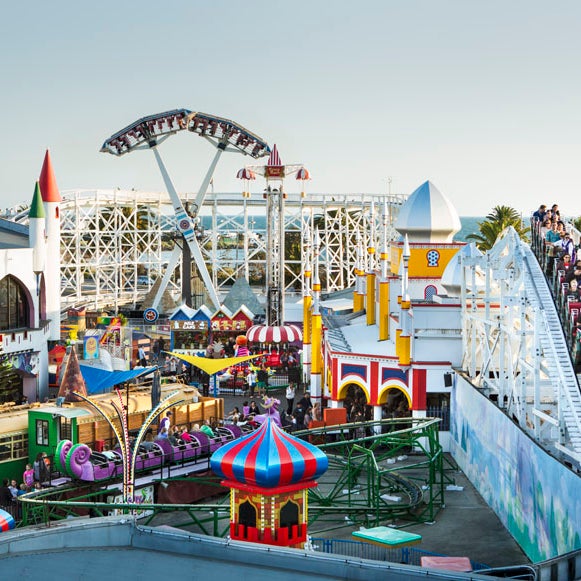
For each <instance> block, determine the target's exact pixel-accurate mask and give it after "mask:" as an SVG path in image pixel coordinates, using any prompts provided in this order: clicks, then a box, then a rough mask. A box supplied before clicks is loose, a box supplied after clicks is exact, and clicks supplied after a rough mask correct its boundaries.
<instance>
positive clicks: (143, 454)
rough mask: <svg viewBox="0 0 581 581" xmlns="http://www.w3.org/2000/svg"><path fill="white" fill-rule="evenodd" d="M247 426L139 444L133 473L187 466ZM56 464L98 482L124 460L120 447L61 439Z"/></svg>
mask: <svg viewBox="0 0 581 581" xmlns="http://www.w3.org/2000/svg"><path fill="white" fill-rule="evenodd" d="M252 430H253V428H252V427H251V426H250V425H245V426H243V427H239V426H237V425H227V426H223V427H219V428H216V430H215V436H214V437H211V436H208V435H206V434H205V433H203V432H200V431H194V432H190V436H191V438H192V441H191V442H182V443H179V444H177V445H172V444H171V442H170V441H169V440H168V439H167V438H164V439H159V440H155V442H153V443H152V447H151V449H149V450H148V449H146V448H145V446H144V445H143V444H142V445H141V446H140V447H139V448H138V450H137V451H136V452H135V453H136V454H137V457H136V459H135V470H136V473H137V474H139V473H140V472H150V471H153V470H156V469H158V468H163V467H169V466H175V467H179V466H190V465H192V464H195V463H196V462H197V461H198V460H201V459H204V458H209V457H210V456H211V455H212V454H213V453H214V452H215V451H216V450H217V449H218V448H220V447H221V446H222V445H224V444H226V443H227V442H230V441H232V440H234V439H236V438H239V437H240V436H242V435H244V434H245V433H248V432H250V431H252ZM55 465H56V467H57V468H58V470H59V472H60V473H61V474H62V475H66V476H68V477H70V478H72V479H74V480H81V481H83V482H100V481H103V480H109V479H112V478H117V477H121V476H122V475H123V460H122V456H121V452H120V451H119V449H114V450H110V451H108V452H107V453H103V452H96V451H93V450H91V448H89V446H87V445H86V444H73V443H72V442H71V441H70V440H61V441H60V442H59V445H58V447H57V451H56V454H55Z"/></svg>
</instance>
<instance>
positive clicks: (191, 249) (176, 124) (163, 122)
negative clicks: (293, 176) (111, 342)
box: [101, 109, 270, 309]
mask: <svg viewBox="0 0 581 581" xmlns="http://www.w3.org/2000/svg"><path fill="white" fill-rule="evenodd" d="M184 130H185V131H189V132H191V133H195V134H197V135H199V136H200V137H203V138H204V139H206V140H207V141H208V142H209V143H211V144H212V146H214V147H215V148H216V153H215V155H214V158H213V159H212V162H211V163H210V166H209V168H208V171H207V172H206V175H205V177H204V179H203V180H202V184H201V185H200V188H199V190H198V193H197V195H196V198H195V199H194V201H193V202H191V203H188V204H187V207H186V208H184V205H183V204H182V201H181V200H180V197H179V195H178V193H177V191H176V189H175V187H174V185H173V182H172V180H171V178H170V176H169V173H168V171H167V169H166V167H165V164H164V163H163V160H162V159H161V155H160V153H159V149H158V146H159V145H160V144H161V143H163V142H164V141H165V140H166V139H167V138H168V137H170V136H171V135H175V134H176V133H178V132H179V131H184ZM138 149H150V150H151V151H152V152H153V154H154V156H155V160H156V162H157V164H158V166H159V170H160V172H161V175H162V178H163V181H164V183H165V186H166V188H167V191H168V193H169V196H170V198H171V201H172V204H173V209H174V213H175V219H176V227H177V229H178V231H179V232H180V233H181V235H182V236H183V239H184V244H183V252H184V254H183V264H184V267H185V268H184V271H183V272H184V273H187V272H190V268H191V267H190V261H191V259H190V253H191V256H192V257H193V259H194V262H195V263H196V266H197V267H198V270H199V273H200V276H201V278H202V281H203V282H204V285H205V287H206V290H207V292H208V295H209V298H210V300H211V302H212V304H213V306H214V307H215V308H216V309H218V308H220V299H219V298H218V293H217V292H216V289H215V288H214V285H213V283H212V279H211V278H210V274H209V272H208V268H207V266H206V264H205V262H204V259H203V257H202V251H201V249H200V245H199V242H198V239H197V236H196V231H197V229H198V226H199V219H198V213H199V210H200V208H201V206H202V204H203V202H204V198H205V196H206V193H207V191H208V187H209V185H210V182H211V180H212V176H213V175H214V171H215V169H216V165H217V164H218V161H219V160H220V157H221V156H222V153H224V152H225V151H231V152H238V153H242V154H244V155H250V156H251V157H253V158H255V159H258V158H260V157H262V156H265V155H268V154H269V153H270V148H269V146H268V144H267V143H266V142H265V141H264V140H263V139H261V138H260V137H258V136H257V135H255V134H254V133H251V132H250V131H248V130H247V129H245V128H244V127H242V126H241V125H239V124H237V123H235V122H234V121H230V120H229V119H223V118H221V117H216V116H214V115H207V114H206V113H198V112H192V111H189V110H188V109H175V110H173V111H166V112H164V113H158V114H155V115H149V116H147V117H142V118H141V119H138V120H137V121H135V122H134V123H132V124H131V125H128V126H127V127H125V128H124V129H121V130H120V131H118V132H117V133H115V134H113V135H112V136H111V137H109V139H107V140H106V141H105V143H103V146H102V147H101V151H102V152H104V153H110V154H112V155H116V156H121V155H124V154H126V153H130V152H132V151H134V150H138ZM180 253H181V252H180V249H179V248H176V249H175V250H174V253H173V254H172V257H171V259H170V261H169V264H168V268H167V270H166V272H165V274H164V277H163V280H162V284H161V286H160V288H159V289H158V292H157V295H156V297H155V300H154V306H156V305H157V304H158V303H159V301H160V300H161V296H162V295H163V292H164V290H165V289H166V288H167V285H168V283H169V281H170V278H171V275H172V272H173V270H174V269H175V267H176V266H177V263H178V261H179V257H180ZM182 297H183V299H184V301H185V302H186V304H188V305H189V306H191V304H190V303H191V277H189V276H182Z"/></svg>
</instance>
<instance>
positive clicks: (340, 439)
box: [22, 418, 446, 536]
mask: <svg viewBox="0 0 581 581" xmlns="http://www.w3.org/2000/svg"><path fill="white" fill-rule="evenodd" d="M439 422H440V420H439V419H434V418H398V419H395V420H394V419H390V420H381V421H371V422H360V423H354V424H344V425H340V426H328V427H325V428H315V429H312V430H303V431H300V432H295V433H294V435H296V436H297V437H300V438H304V439H308V440H311V441H313V442H318V444H317V445H319V446H320V447H321V448H322V449H325V450H326V452H327V454H328V456H329V466H330V469H329V471H328V472H327V473H326V474H325V475H323V477H321V478H320V479H319V481H318V487H316V488H314V489H311V490H310V491H309V517H310V522H311V523H312V525H315V529H317V531H318V532H322V531H323V530H328V529H329V528H331V529H333V528H337V527H340V526H345V525H348V526H351V525H352V524H353V523H354V522H357V523H360V524H362V525H365V526H377V525H378V524H385V523H386V522H394V521H396V520H398V521H399V520H402V521H411V522H430V521H433V520H434V517H435V514H436V513H437V511H438V510H439V508H440V507H441V506H442V505H443V504H444V488H445V486H444V484H445V479H446V475H445V473H444V472H445V471H444V458H443V453H442V449H441V446H440V444H439V441H438V425H439ZM380 429H381V430H384V433H381V434H376V433H375V430H380ZM323 438H324V440H323ZM412 449H413V450H414V453H413V454H412V453H411V450H412ZM418 452H419V454H418ZM406 453H407V454H406ZM408 454H409V456H408V457H407V459H404V456H406V455H408ZM398 458H399V460H398ZM199 460H200V462H201V463H202V464H203V465H202V464H200V462H198V463H197V464H200V466H198V468H197V469H198V470H199V469H203V468H205V467H207V459H205V460H204V459H203V458H200V459H199ZM194 469H195V466H194V468H191V467H190V470H189V472H190V473H191V472H192V471H193V470H194ZM161 476H162V474H161V473H160V474H155V476H154V477H152V478H151V481H152V482H155V481H159V480H160V478H161ZM181 478H183V476H181V477H178V479H181ZM118 480H119V479H117V480H113V481H110V482H101V483H96V484H93V483H91V484H92V485H89V484H88V483H83V484H82V485H80V483H74V485H71V484H68V485H62V486H60V487H57V488H54V489H47V490H45V491H42V492H41V493H40V494H37V495H34V496H30V497H29V496H24V497H22V505H23V508H24V512H23V524H32V523H40V522H45V523H48V522H49V521H50V520H53V519H62V518H66V517H67V516H70V515H73V514H78V511H82V510H84V511H85V512H86V511H91V513H92V514H96V515H102V514H108V513H109V512H110V511H113V510H115V511H126V512H128V513H131V512H134V511H140V512H143V511H147V512H150V511H151V514H150V515H149V516H146V517H145V519H146V520H147V522H151V521H153V520H154V519H155V517H156V516H157V515H159V514H161V513H167V512H180V513H183V514H182V515H181V516H180V517H177V518H179V519H181V520H180V522H179V526H187V525H195V526H197V527H199V529H200V530H201V531H202V532H203V533H205V534H214V535H217V536H222V535H224V534H226V533H227V531H228V526H227V523H228V519H229V508H228V501H227V496H226V495H225V496H224V498H222V499H221V501H220V502H215V503H211V504H208V503H204V504H195V505H191V504H187V505H167V504H117V503H115V504H113V503H107V502H94V499H95V498H97V497H102V496H104V495H108V496H113V495H114V490H115V483H116V482H117V481H118ZM187 480H189V481H195V482H199V483H204V484H206V485H208V484H209V485H211V486H218V485H217V482H216V481H215V479H210V478H208V477H204V476H200V475H194V476H188V477H187ZM107 490H108V491H109V492H107ZM220 492H223V489H222V488H221V489H220ZM177 518H174V517H172V523H174V526H175V522H174V521H175V520H176V519H177ZM182 521H183V522H182Z"/></svg>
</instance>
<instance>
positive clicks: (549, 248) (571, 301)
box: [531, 204, 581, 365]
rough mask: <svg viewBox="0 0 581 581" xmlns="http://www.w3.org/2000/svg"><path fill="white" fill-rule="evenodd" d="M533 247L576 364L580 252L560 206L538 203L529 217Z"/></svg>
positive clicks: (580, 322)
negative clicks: (562, 215) (549, 206)
mask: <svg viewBox="0 0 581 581" xmlns="http://www.w3.org/2000/svg"><path fill="white" fill-rule="evenodd" d="M531 230H532V248H533V251H534V252H535V254H536V256H537V259H538V260H539V264H540V265H541V267H542V268H543V271H544V272H545V275H546V276H547V280H548V282H549V287H550V288H551V291H552V294H553V298H554V300H555V304H556V306H557V310H558V312H559V316H560V318H561V322H562V325H563V329H564V331H565V335H566V336H567V338H568V341H569V347H570V349H571V352H572V359H573V363H574V364H575V365H578V364H579V362H580V361H579V359H580V355H581V349H579V339H580V337H581V334H579V333H578V330H579V328H580V326H581V317H580V312H581V290H580V287H581V252H580V251H579V247H578V245H577V244H576V243H575V240H574V237H573V236H572V232H571V231H568V230H567V226H566V224H565V222H564V221H563V220H562V218H561V213H560V211H559V206H558V205H557V204H553V206H551V208H550V209H549V208H548V207H547V206H546V205H545V204H541V206H539V208H538V210H536V211H535V212H534V213H533V215H532V219H531Z"/></svg>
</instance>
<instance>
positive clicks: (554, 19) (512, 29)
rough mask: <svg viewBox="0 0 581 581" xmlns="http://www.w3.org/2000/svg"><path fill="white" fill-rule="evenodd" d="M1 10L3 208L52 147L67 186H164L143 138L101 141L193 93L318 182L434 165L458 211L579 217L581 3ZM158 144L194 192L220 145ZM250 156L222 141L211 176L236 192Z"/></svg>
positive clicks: (406, 172) (255, 3) (390, 0)
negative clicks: (129, 146) (544, 208)
mask: <svg viewBox="0 0 581 581" xmlns="http://www.w3.org/2000/svg"><path fill="white" fill-rule="evenodd" d="M2 15H3V22H4V26H3V27H2V35H1V36H0V48H1V51H0V62H1V63H2V67H1V71H2V83H1V90H0V103H1V104H2V109H3V113H4V114H3V119H2V127H3V139H2V141H1V142H0V160H1V171H0V199H1V200H2V201H1V202H0V206H1V207H2V208H4V207H8V206H13V205H15V204H17V203H29V202H30V200H31V198H32V193H33V189H34V182H35V180H36V179H37V178H38V174H39V172H40V168H41V165H42V160H43V156H44V151H45V149H46V148H49V149H50V150H51V155H52V159H53V164H54V167H55V172H56V176H57V181H58V184H59V187H60V189H61V190H67V189H73V188H114V187H121V188H136V189H141V190H149V191H161V190H163V189H164V187H163V183H162V181H161V177H160V175H159V172H158V170H157V166H156V165H155V162H154V158H153V155H152V154H151V153H150V152H146V151H141V152H134V153H131V154H129V155H126V156H123V157H121V158H116V157H113V156H111V155H108V154H104V153H99V148H100V146H101V144H102V143H103V141H104V140H105V139H106V138H107V137H109V136H110V135H111V134H113V133H115V132H116V131H117V130H119V129H121V128H122V127H124V126H126V125H128V124H129V123H131V122H133V121H135V120H137V119H138V118H139V117H142V116H144V115H149V114H153V113H159V112H162V111H166V110H170V109H173V108H182V107H183V108H187V109H191V110H193V111H203V112H206V113H211V114H214V115H217V116H221V117H227V118H230V119H233V120H235V121H237V122H238V123H240V124H242V125H244V126H245V127H247V128H248V129H250V130H251V131H253V132H254V133H257V134H258V135H260V136H261V137H263V138H264V139H265V140H266V141H268V143H269V144H271V145H272V144H273V143H276V144H277V146H278V148H279V151H280V154H281V158H282V161H283V162H287V163H295V162H296V163H299V162H300V163H304V164H305V166H306V167H307V168H308V169H309V170H310V171H311V174H312V181H311V182H310V184H309V186H308V189H309V190H310V191H312V192H317V193H319V192H321V193H329V194H332V193H335V192H373V193H378V192H385V191H386V189H387V178H388V176H391V178H392V191H393V192H394V193H404V194H409V193H411V192H412V191H413V190H414V189H415V188H416V187H417V186H419V185H420V184H421V183H422V182H423V181H425V180H426V179H430V180H431V181H432V182H434V184H435V185H436V186H437V187H438V188H439V189H440V190H441V191H442V192H443V193H444V194H446V195H447V196H448V197H449V198H450V199H451V200H452V202H453V203H454V204H455V206H456V208H457V209H458V212H459V213H460V215H467V216H469V215H483V214H486V213H488V212H489V211H490V209H491V208H492V207H493V206H494V205H496V204H501V203H502V204H508V205H511V206H514V207H515V208H518V209H519V210H521V211H524V212H529V211H532V210H534V209H535V208H536V206H538V204H539V203H541V202H544V203H547V204H552V203H554V202H558V203H560V205H561V208H562V211H563V212H564V213H565V214H566V215H579V214H581V195H580V194H579V191H578V188H579V184H578V183H577V180H578V177H579V171H578V168H579V166H580V165H581V145H580V140H581V131H580V125H581V114H580V113H579V111H580V109H581V74H580V71H579V64H580V59H579V57H580V55H581V35H580V34H579V25H580V21H581V2H578V1H576V0H561V1H559V2H547V1H545V2H540V1H537V0H511V1H509V2H507V1H506V0H487V1H482V0H480V1H471V0H448V1H446V0H398V1H396V0H378V1H360V2H346V1H342V0H336V1H330V0H329V1H318V0H310V1H308V2H307V1H304V0H286V1H277V0H269V1H259V0H240V1H229V0H211V1H210V0H208V1H201V0H184V1H177V0H164V1H160V0H156V1H152V0H139V1H132V0H117V1H115V2H113V1H110V0H101V1H99V2H84V1H81V2H79V1H77V2H73V1H72V0H71V1H59V0H53V1H51V2H45V1H44V0H43V1H40V0H31V1H29V2H21V3H17V2H10V3H8V4H7V5H6V6H4V7H3V9H2ZM160 150H161V153H162V156H163V158H164V161H165V163H166V165H167V167H168V169H169V171H170V174H171V176H172V178H173V180H174V183H175V185H176V187H177V188H178V190H179V191H182V192H185V191H189V192H192V191H195V190H196V189H197V187H198V186H199V184H200V182H201V180H202V177H203V174H204V173H205V171H206V169H207V166H208V165H209V162H210V160H211V158H212V155H213V150H212V148H210V146H209V145H208V144H207V142H205V141H204V140H203V139H200V138H199V137H197V136H195V135H192V134H186V132H183V133H182V134H180V135H177V136H174V137H172V138H170V139H168V140H167V142H166V143H164V144H163V145H162V146H161V147H160ZM248 163H252V160H251V159H250V158H248V157H243V156H241V155H237V154H228V156H226V155H224V156H222V161H221V162H220V164H219V166H218V168H217V171H216V174H215V180H214V184H215V190H216V191H241V184H240V182H239V181H238V180H237V179H236V178H235V175H236V171H237V170H238V169H239V168H240V167H242V166H243V165H245V164H248ZM292 182H294V178H293V179H291V180H290V181H289V182H288V183H287V189H288V190H289V191H292V190H293V189H295V190H298V187H297V185H296V183H292Z"/></svg>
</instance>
